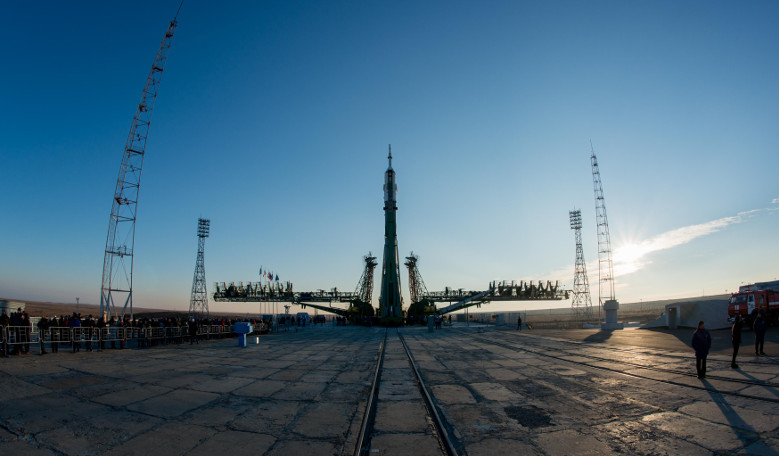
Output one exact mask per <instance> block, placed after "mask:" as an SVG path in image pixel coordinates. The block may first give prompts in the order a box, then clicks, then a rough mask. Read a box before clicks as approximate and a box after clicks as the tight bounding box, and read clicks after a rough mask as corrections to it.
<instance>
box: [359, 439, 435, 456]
mask: <svg viewBox="0 0 779 456" xmlns="http://www.w3.org/2000/svg"><path fill="white" fill-rule="evenodd" d="M370 454H371V455H378V456H384V455H398V454H409V455H411V454H413V455H415V456H441V448H440V447H439V446H437V445H435V443H434V441H433V439H431V438H430V436H428V435H425V434H381V435H377V436H374V438H373V440H372V442H371V448H370Z"/></svg>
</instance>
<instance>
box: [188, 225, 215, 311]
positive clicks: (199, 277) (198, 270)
mask: <svg viewBox="0 0 779 456" xmlns="http://www.w3.org/2000/svg"><path fill="white" fill-rule="evenodd" d="M210 230H211V221H210V220H208V219H202V218H201V219H198V220H197V259H196V260H195V276H194V277H193V278H192V296H191V297H190V299H189V317H190V318H193V317H197V318H201V317H206V318H208V292H207V291H206V266H205V261H204V258H203V257H204V255H203V254H204V252H205V248H206V238H207V237H208V235H209V233H210Z"/></svg>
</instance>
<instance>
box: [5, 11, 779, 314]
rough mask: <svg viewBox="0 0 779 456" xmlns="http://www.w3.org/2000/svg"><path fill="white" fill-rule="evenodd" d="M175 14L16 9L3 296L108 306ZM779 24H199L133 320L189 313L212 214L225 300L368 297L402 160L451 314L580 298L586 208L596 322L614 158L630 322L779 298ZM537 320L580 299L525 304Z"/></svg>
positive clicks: (367, 15) (180, 59) (185, 39)
mask: <svg viewBox="0 0 779 456" xmlns="http://www.w3.org/2000/svg"><path fill="white" fill-rule="evenodd" d="M163 3H164V5H160V3H159V2H150V1H142V2H127V3H121V4H114V3H110V4H108V3H103V2H96V1H92V2H84V3H80V4H78V5H71V4H62V3H59V2H51V3H48V4H47V6H46V7H45V8H41V7H40V6H39V5H31V4H30V5H28V4H14V5H10V6H9V7H8V8H7V10H8V11H7V14H5V15H4V16H3V18H0V21H2V22H0V23H1V24H2V25H3V27H0V34H1V35H0V36H2V38H4V40H3V42H5V43H20V44H15V45H13V46H11V45H6V46H5V48H4V50H5V53H6V61H9V62H14V68H15V70H14V71H13V72H5V73H4V74H2V75H0V81H2V82H3V83H4V86H6V87H13V88H14V90H9V91H7V92H6V93H5V94H4V95H3V101H4V103H3V104H4V106H6V109H5V110H4V111H3V113H2V114H0V116H2V120H3V121H4V122H3V124H4V125H5V126H6V129H5V131H4V132H3V134H2V136H3V139H4V148H3V150H1V151H0V163H2V169H3V170H4V171H5V174H4V177H5V178H4V179H3V180H2V183H0V185H2V186H3V187H2V189H3V190H4V193H5V194H6V195H11V197H10V198H8V197H7V198H6V199H5V200H4V203H3V207H2V213H3V214H5V215H6V218H7V219H8V220H10V221H9V222H7V223H4V224H0V236H2V238H3V239H5V240H6V242H4V243H2V244H0V258H3V260H4V261H2V262H0V294H2V295H7V296H19V297H22V296H26V297H27V298H25V299H29V300H33V301H61V300H73V301H75V297H77V296H78V297H79V298H80V299H81V301H96V302H98V303H99V300H100V278H101V274H102V267H103V261H102V260H103V256H104V253H105V241H106V228H107V225H108V223H107V222H108V216H109V214H110V212H111V202H112V200H111V198H112V196H113V190H114V188H115V185H116V178H117V172H118V169H119V164H120V162H121V158H122V152H123V145H124V143H125V141H126V139H127V133H128V127H129V126H130V122H131V120H132V116H133V112H134V110H135V108H136V107H137V104H138V100H139V98H140V95H141V90H142V88H143V83H144V81H145V78H146V76H147V74H148V72H149V69H150V66H151V64H152V62H153V59H154V55H155V52H156V50H157V49H158V47H159V44H160V40H161V39H162V37H163V34H164V32H165V28H166V26H167V24H168V22H169V21H170V20H171V18H172V14H173V13H174V12H175V10H176V7H177V6H178V2H169V3H170V4H167V3H168V2H163ZM777 20H779V4H776V3H774V2H754V3H749V4H738V5H735V4H730V3H727V2H711V3H707V4H700V3H699V2H693V1H681V2H668V3H657V4H634V3H623V2H616V1H613V2H611V1H606V2H603V3H599V4H597V5H591V4H578V3H576V2H549V3H544V4H519V3H517V2H510V1H499V2H496V3H494V4H490V5H489V6H484V5H473V4H467V3H466V4H457V5H452V4H449V3H443V2H431V3H426V4H423V5H418V4H413V3H408V4H388V5H362V4H360V5H354V4H338V5H327V6H324V5H320V4H317V3H315V2H305V1H303V2H299V3H294V4H292V3H289V4H288V3H283V4H264V3H260V4H250V5H246V4H243V3H233V2H229V1H228V2H223V3H220V5H219V6H218V7H213V6H212V5H211V4H210V3H208V2H203V1H192V2H188V3H187V5H185V6H184V7H183V8H182V9H181V12H180V14H179V16H178V28H177V30H176V33H175V36H174V37H173V42H172V46H171V49H170V53H169V57H168V61H167V64H166V67H165V72H164V75H163V77H162V81H161V86H160V92H159V96H158V98H157V102H156V105H155V107H154V111H155V112H154V116H153V120H152V123H151V127H150V131H149V136H148V143H147V150H146V159H145V164H144V172H143V178H142V185H141V188H140V196H139V202H138V204H139V211H138V221H137V230H136V232H135V250H134V258H135V266H134V272H133V273H134V276H133V280H134V295H133V306H134V307H135V308H149V307H160V308H162V309H168V310H184V311H186V310H188V308H189V299H190V292H191V287H192V274H193V271H194V268H195V257H196V253H197V238H196V228H197V220H198V218H199V217H203V218H208V219H210V220H211V235H210V237H209V238H208V239H207V240H206V244H205V272H206V284H207V287H208V290H209V295H212V294H213V289H212V288H213V284H214V283H215V282H228V283H229V282H236V283H237V282H240V281H243V282H249V281H252V282H254V281H258V280H259V277H258V270H259V269H260V268H261V267H262V268H263V269H264V268H268V269H270V270H271V271H273V272H274V275H278V276H279V278H280V281H282V282H286V281H288V280H289V281H291V282H293V284H294V286H295V290H296V291H309V290H311V291H313V290H317V289H326V290H329V289H331V288H333V287H337V288H338V289H339V290H344V291H351V290H354V288H355V286H356V285H357V282H358V279H359V278H360V275H361V274H362V262H361V258H362V256H363V255H365V254H366V253H368V252H369V251H372V252H373V253H374V254H375V256H377V259H378V260H379V261H381V259H382V258H381V252H382V246H383V234H382V233H383V224H384V219H383V213H382V184H383V173H384V170H385V169H386V148H387V144H388V143H391V144H392V146H393V147H392V149H393V150H392V152H393V163H392V165H393V169H394V170H395V172H396V173H397V185H398V213H397V217H398V227H397V231H398V244H399V255H400V257H401V258H405V256H407V255H408V254H409V252H412V251H413V252H414V253H416V254H418V255H419V256H420V260H419V270H420V273H421V275H422V277H423V279H424V281H425V284H426V286H427V289H428V290H430V291H433V290H442V289H444V288H445V287H447V286H449V287H452V288H455V289H458V288H464V289H466V290H486V288H487V284H488V283H489V282H491V281H495V280H497V281H503V280H506V281H511V280H517V281H519V280H526V281H527V280H532V281H535V282H537V281H539V280H541V281H544V282H546V281H547V280H550V281H552V282H555V281H559V282H560V285H561V286H563V287H564V288H565V289H571V288H572V284H573V275H574V261H575V244H574V234H573V232H572V231H571V230H570V227H569V221H568V211H570V210H573V209H581V211H582V225H583V227H582V239H583V248H584V258H585V261H586V264H587V273H588V278H589V283H590V294H591V296H592V297H593V308H597V300H598V290H597V287H598V271H597V265H598V258H597V235H596V222H595V201H594V195H593V188H592V171H591V168H590V163H589V157H590V142H589V141H590V140H592V144H593V147H594V152H595V154H596V155H597V158H598V164H599V167H600V173H601V177H602V181H603V192H604V198H605V205H606V210H607V214H608V220H609V229H610V233H611V242H612V246H611V249H612V252H613V259H614V271H615V289H616V298H617V300H618V301H620V302H625V303H628V302H638V301H640V300H643V301H656V300H664V299H673V298H674V297H675V296H691V295H696V294H700V295H719V294H729V293H731V292H735V291H737V290H738V287H739V286H740V285H744V284H747V283H755V282H762V281H770V280H776V279H777V277H779V267H778V266H777V262H776V260H775V259H776V258H777V256H779V238H778V237H777V230H776V227H777V226H779V223H777V217H779V215H778V214H777V211H779V186H778V185H777V182H776V173H775V170H776V169H779V154H777V153H776V146H775V145H776V144H777V143H779V132H778V131H777V130H776V128H775V125H776V123H777V121H779V109H777V106H779V86H777V84H776V83H775V81H776V80H777V78H779V62H777V61H776V59H768V58H766V57H765V56H771V55H777V52H778V51H779V29H777V28H776V27H775V24H776V23H777ZM29 30H36V31H37V33H36V34H34V35H33V36H30V35H29ZM95 36H100V37H101V39H100V40H95V39H94V37H95ZM95 62H98V63H95ZM85 65H87V66H88V69H85ZM401 262H402V260H401ZM401 275H402V276H401V279H400V283H401V287H402V289H403V298H404V308H408V305H409V304H410V302H409V292H408V275H407V270H405V269H404V268H403V267H401ZM376 276H377V278H375V280H374V298H373V302H372V304H373V305H374V307H378V292H377V289H378V288H379V285H380V283H379V282H380V274H376ZM9 299H15V298H9ZM18 300H21V301H24V299H21V298H20V299H18ZM556 303H559V306H558V307H548V306H551V305H553V304H556ZM488 305H489V306H492V305H493V304H488ZM531 305H538V306H547V307H545V308H560V307H565V306H570V299H569V300H566V301H544V302H543V303H542V304H537V303H535V302H533V301H518V302H515V303H511V304H503V303H500V306H501V309H502V306H511V307H512V308H514V309H517V310H524V307H528V306H531ZM226 306H227V303H215V302H213V301H212V299H211V298H210V297H209V307H210V310H211V311H212V312H215V313H218V312H220V311H222V310H221V309H223V308H225V307H226ZM230 306H231V308H236V307H240V308H241V309H247V310H245V311H246V312H248V311H250V310H249V309H250V308H254V309H262V305H261V304H259V303H251V304H244V305H241V304H238V303H230ZM496 307H497V304H496ZM528 308H529V307H528ZM494 309H495V310H498V309H497V308H494ZM245 311H244V310H240V311H238V312H239V313H243V312H245Z"/></svg>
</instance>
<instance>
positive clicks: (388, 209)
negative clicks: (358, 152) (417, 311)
mask: <svg viewBox="0 0 779 456" xmlns="http://www.w3.org/2000/svg"><path fill="white" fill-rule="evenodd" d="M387 158H388V160H389V166H388V167H387V171H386V172H385V173H384V260H383V262H382V268H381V296H380V297H379V315H380V316H381V318H382V319H384V320H385V321H389V320H391V319H398V320H400V319H401V318H402V317H403V314H402V310H403V309H402V300H401V295H400V263H399V262H398V234H397V220H396V214H397V211H398V201H397V198H396V195H397V192H398V186H397V184H396V183H395V171H394V170H393V169H392V146H391V145H390V147H389V156H388V157H387Z"/></svg>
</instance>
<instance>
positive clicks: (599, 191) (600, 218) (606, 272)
mask: <svg viewBox="0 0 779 456" xmlns="http://www.w3.org/2000/svg"><path fill="white" fill-rule="evenodd" d="M590 150H591V152H592V155H591V156H590V162H591V163H592V185H593V188H594V190H595V217H596V223H597V230H598V301H599V302H598V318H599V319H600V313H601V308H602V307H603V304H604V303H606V302H607V301H615V299H614V265H613V263H612V261H611V238H610V236H609V221H608V218H607V217H606V202H605V201H604V199H603V184H602V183H601V179H600V169H599V168H598V159H597V158H596V157H595V149H593V148H592V144H590Z"/></svg>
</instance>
